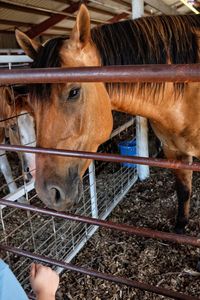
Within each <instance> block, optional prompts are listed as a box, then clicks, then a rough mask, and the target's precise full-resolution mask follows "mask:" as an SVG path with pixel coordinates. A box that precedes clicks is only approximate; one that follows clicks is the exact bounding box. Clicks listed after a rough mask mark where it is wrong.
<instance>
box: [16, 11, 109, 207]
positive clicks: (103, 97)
mask: <svg viewBox="0 0 200 300" xmlns="http://www.w3.org/2000/svg"><path fill="white" fill-rule="evenodd" d="M16 38H17V41H18V43H19V45H20V46H21V48H23V50H24V51H25V53H26V54H27V55H29V56H30V57H32V58H33V59H34V62H33V67H36V68H41V67H62V68H63V67H66V68H67V67H82V66H99V65H100V64H101V62H100V58H99V55H98V52H97V50H96V47H95V45H94V44H93V43H92V40H91V35H90V16H89V13H88V10H87V8H86V7H85V6H84V5H81V6H80V9H79V12H78V14H77V19H76V23H75V26H74V28H73V30H72V33H71V36H70V37H69V38H66V39H65V38H56V39H52V40H49V41H47V42H46V43H45V44H44V45H40V44H39V43H38V42H36V41H35V40H31V39H30V38H29V37H28V36H26V35H25V34H24V33H22V32H20V31H19V30H17V31H16ZM30 104H31V106H32V109H33V111H34V116H35V122H36V140H37V146H38V147H45V148H56V149H67V150H75V151H76V150H80V151H92V152H96V151H97V148H98V146H99V145H100V144H102V143H103V142H104V141H106V140H107V139H108V138H109V136H110V133H111V130H112V123H113V122H112V113H111V103H110V98H109V96H108V93H107V91H106V88H105V85H104V84H103V83H79V82H74V83H70V82H66V83H65V84H39V85H32V87H31V88H30ZM89 164H90V160H85V159H77V158H66V157H61V156H50V155H44V154H36V190H37V192H38V195H39V197H40V199H41V200H42V201H43V202H44V203H45V204H46V205H47V206H48V207H50V208H54V209H56V210H61V211H64V210H68V209H69V208H71V207H72V206H74V205H75V204H76V203H77V202H78V200H79V199H80V195H81V178H82V176H83V174H84V172H85V171H86V169H87V168H88V166H89Z"/></svg>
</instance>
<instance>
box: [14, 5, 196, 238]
mask: <svg viewBox="0 0 200 300" xmlns="http://www.w3.org/2000/svg"><path fill="white" fill-rule="evenodd" d="M199 32H200V17H199V15H190V16H156V17H147V18H140V19H137V20H134V21H132V20H127V21H123V22H118V23H115V24H106V25H103V26H100V27H96V28H94V29H92V30H91V29H90V17H89V13H88V10H87V8H86V7H85V6H84V5H81V7H80V9H79V12H78V15H77V20H76V24H75V26H74V28H73V31H72V34H71V36H70V38H69V39H67V38H55V39H52V40H49V41H48V42H47V43H46V44H44V45H43V46H42V45H40V44H39V43H37V42H36V41H34V40H31V39H29V38H28V36H26V35H25V34H24V33H22V32H20V31H18V30H17V32H16V37H17V41H18V43H19V45H20V46H21V47H22V48H23V49H24V51H25V52H26V53H27V54H28V55H29V56H30V57H32V58H33V59H34V63H33V65H32V67H33V68H46V67H81V66H101V65H130V64H182V63H199V62H200V35H199ZM30 93H31V96H30V99H31V105H32V108H33V110H34V113H35V120H36V128H37V146H39V147H49V148H62V149H70V150H83V151H96V150H97V148H98V145H99V144H101V143H103V142H104V141H106V140H107V139H108V137H109V135H110V133H111V130H112V115H111V110H118V111H122V112H127V113H130V114H132V115H140V116H144V117H146V118H148V119H149V120H150V122H151V125H152V127H153V129H154V131H155V133H156V135H157V136H158V137H159V139H160V140H161V141H162V143H163V147H164V152H165V154H166V156H167V157H168V158H173V159H180V160H182V161H185V162H191V161H192V156H195V157H200V138H199V136H200V118H199V112H200V85H199V84H197V83H188V84H178V83H177V84H173V83H162V84H155V83H152V84H151V83H143V84H106V85H105V84H103V83H79V82H77V83H70V82H66V84H39V85H32V87H31V90H30ZM89 163H90V161H89V160H84V159H75V158H63V157H55V156H53V157H52V156H49V155H40V154H37V155H36V170H37V174H36V189H37V192H38V194H39V196H40V198H41V199H42V200H43V201H44V203H45V204H46V205H48V206H49V207H51V208H54V209H56V210H67V209H68V208H69V207H71V206H72V205H74V204H75V203H76V202H77V201H78V199H79V197H80V193H79V190H80V182H81V177H82V175H83V174H84V172H85V170H86V168H87V167H88V165H89ZM175 175H176V186H177V195H178V201H179V207H178V217H177V223H176V230H177V231H179V232H180V231H182V230H183V229H184V227H185V225H186V224H187V222H188V215H189V205H190V204H189V202H190V195H191V180H192V172H191V171H188V170H176V171H175Z"/></svg>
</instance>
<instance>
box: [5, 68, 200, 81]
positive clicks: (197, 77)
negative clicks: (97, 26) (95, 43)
mask: <svg viewBox="0 0 200 300" xmlns="http://www.w3.org/2000/svg"><path fill="white" fill-rule="evenodd" d="M198 81H200V64H190V65H189V64H188V65H186V64H185V65H181V64H180V65H164V64H163V65H159V64H158V65H132V66H107V67H80V68H45V69H23V71H22V70H1V71H0V84H1V85H3V84H17V83H23V84H27V83H34V84H35V83H65V82H198Z"/></svg>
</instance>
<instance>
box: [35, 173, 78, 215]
mask: <svg viewBox="0 0 200 300" xmlns="http://www.w3.org/2000/svg"><path fill="white" fill-rule="evenodd" d="M69 173H70V175H69V176H68V177H67V178H65V180H64V181H63V178H59V177H56V178H54V179H52V178H51V179H50V180H44V181H43V182H42V183H41V181H38V180H37V176H36V191H37V193H38V196H39V198H40V199H41V200H42V201H43V202H44V204H45V205H46V206H47V207H49V208H51V209H55V210H57V211H69V210H71V209H73V208H75V207H76V205H77V204H78V202H79V200H80V198H81V195H82V182H81V179H80V177H79V175H78V174H77V173H74V172H73V171H70V172H69Z"/></svg>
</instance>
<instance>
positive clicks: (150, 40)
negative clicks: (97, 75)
mask: <svg viewBox="0 0 200 300" xmlns="http://www.w3.org/2000/svg"><path fill="white" fill-rule="evenodd" d="M195 30H200V16H199V15H187V16H166V15H163V16H156V17H155V16H154V17H146V18H139V19H136V20H126V21H122V22H118V23H114V24H106V25H102V26H98V27H95V28H93V29H92V30H91V37H92V41H93V43H94V44H95V45H96V47H97V49H98V51H99V54H100V58H101V63H102V65H103V66H108V65H138V64H167V63H172V64H192V63H199V53H200V50H199V48H198V39H197V34H196V33H195ZM65 39H66V38H63V37H58V38H54V39H52V40H49V41H48V42H47V43H46V44H45V45H44V47H42V48H41V50H40V52H39V54H38V57H37V59H36V60H35V61H34V62H33V64H32V68H53V67H60V66H61V58H60V49H61V47H62V45H63V41H64V40H65ZM135 85H136V84H121V85H119V84H107V88H108V92H112V91H113V90H114V89H115V88H116V87H117V88H118V89H120V90H121V88H122V87H123V88H122V89H123V90H124V91H126V88H131V89H132V90H134V89H133V87H134V86H135ZM138 86H139V89H140V91H144V90H145V87H146V88H148V90H149V88H150V90H151V92H153V93H157V92H158V91H159V90H160V88H161V87H164V84H162V83H161V84H160V83H159V84H155V83H154V84H153V83H143V84H140V85H138ZM174 86H175V90H179V91H180V90H181V91H183V87H184V86H185V85H184V84H174ZM125 87H126V88H125ZM30 93H31V95H32V96H35V97H36V98H40V99H41V98H43V99H45V98H48V97H49V96H50V93H51V84H37V85H31V86H30Z"/></svg>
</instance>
